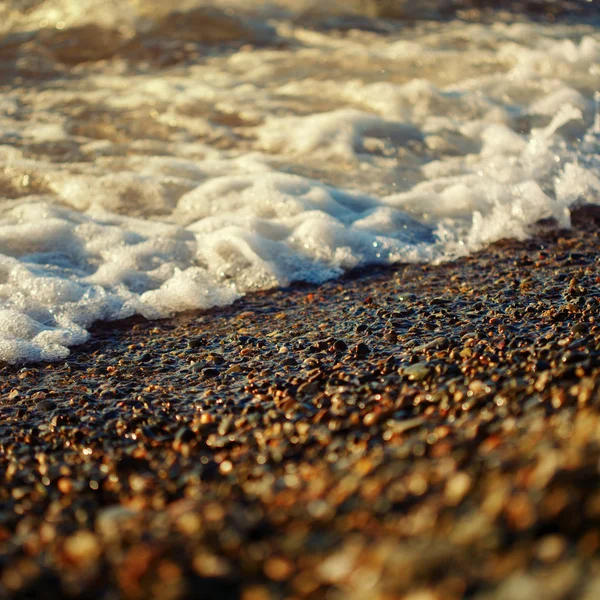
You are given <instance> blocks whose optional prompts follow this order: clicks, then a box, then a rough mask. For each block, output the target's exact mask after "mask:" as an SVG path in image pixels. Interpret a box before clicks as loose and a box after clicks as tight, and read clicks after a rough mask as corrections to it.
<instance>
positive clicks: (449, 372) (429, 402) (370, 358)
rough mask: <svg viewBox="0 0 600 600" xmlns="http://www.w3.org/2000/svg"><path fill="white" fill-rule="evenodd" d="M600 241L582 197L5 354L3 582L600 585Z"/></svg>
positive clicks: (400, 591) (96, 591)
mask: <svg viewBox="0 0 600 600" xmlns="http://www.w3.org/2000/svg"><path fill="white" fill-rule="evenodd" d="M599 242H600V211H599V210H598V208H594V207H591V208H586V209H581V210H579V211H576V212H575V214H574V218H573V228H572V229H571V230H568V231H556V230H553V229H551V228H544V227H542V228H541V229H540V230H539V232H538V233H537V234H536V235H535V236H534V237H532V238H531V239H529V240H525V241H523V242H518V241H503V242H498V243H496V244H494V245H492V246H490V247H488V248H486V249H485V250H483V251H481V252H479V253H477V254H475V255H472V256H468V257H465V258H462V259H459V260H457V261H454V262H452V263H445V264H442V265H438V266H432V265H398V266H393V267H386V268H378V267H377V268H374V269H369V268H366V269H362V270H361V271H360V272H354V273H351V274H348V275H346V276H345V277H343V278H342V279H341V280H335V281H329V282H326V283H325V284H322V285H320V286H307V285H294V286H291V287H290V288H288V289H285V290H270V291H267V292H258V293H254V294H250V295H248V296H246V297H244V298H243V299H242V300H240V301H238V302H236V303H235V304H234V305H231V306H228V307H223V308H216V309H212V310H210V311H206V312H204V313H188V314H184V315H179V316H176V317H174V318H173V319H169V320H164V321H153V322H149V321H145V320H143V319H141V318H133V320H126V321H124V322H119V323H108V324H98V325H96V326H94V327H93V328H92V338H91V339H90V341H89V342H87V343H86V344H84V345H83V346H80V347H77V348H74V349H73V351H72V354H71V356H69V357H68V358H67V359H66V360H65V361H61V362H59V363H50V364H42V365H40V364H29V365H20V366H9V365H4V366H0V374H1V377H0V415H1V419H0V449H1V452H0V472H1V473H3V474H4V475H3V480H4V485H3V486H2V487H1V488H0V505H2V506H4V507H5V508H3V509H2V511H1V518H0V554H2V555H3V556H4V557H5V558H4V559H3V563H2V565H1V566H0V595H2V593H3V592H4V594H5V595H7V596H9V597H14V598H25V597H34V596H35V595H36V594H38V595H39V594H42V593H43V594H44V597H48V598H59V597H81V598H105V597H107V594H113V595H114V594H118V595H119V596H120V597H124V598H159V597H160V598H216V597H218V598H242V599H243V600H262V599H265V600H266V599H276V598H277V599H278V598H298V599H299V598H325V597H327V598H340V599H341V598H357V599H361V598H369V599H371V598H373V599H376V598H381V599H384V598H385V599H388V598H402V597H411V596H410V594H414V596H412V597H414V598H415V599H416V598H425V599H430V598H431V599H432V600H433V599H437V598H462V597H465V596H468V597H470V598H482V599H488V598H499V599H500V598H510V599H511V600H513V599H516V600H518V599H519V598H524V599H525V598H532V597H543V596H548V597H552V598H567V597H572V596H574V595H577V596H578V597H582V598H590V599H591V598H594V597H595V595H596V594H598V593H600V577H599V576H598V573H600V570H599V569H600V560H598V558H597V555H598V551H599V549H600V485H599V481H600V479H599V477H598V464H599V462H598V461H599V459H600V433H598V432H600V388H599V385H600V325H599V323H600V303H599V302H598V300H597V298H598V297H599V291H600V289H599V286H600V276H599V275H600V274H599V273H598V270H599V269H598V267H599V266H600V263H599V262H598V252H597V248H598V247H599V246H600V244H599ZM418 593H420V594H421V595H420V596H418V595H417V594H418ZM586 594H587V596H586ZM111 597H112V596H111Z"/></svg>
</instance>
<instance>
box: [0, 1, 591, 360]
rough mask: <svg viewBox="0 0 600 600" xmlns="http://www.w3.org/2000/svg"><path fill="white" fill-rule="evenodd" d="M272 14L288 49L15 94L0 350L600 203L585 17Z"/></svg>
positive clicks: (6, 111) (3, 170)
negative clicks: (332, 28) (400, 20)
mask: <svg viewBox="0 0 600 600" xmlns="http://www.w3.org/2000/svg"><path fill="white" fill-rule="evenodd" d="M49 1H50V0H49ZM65 1H67V0H65ZM46 8H47V6H46ZM130 8H131V7H130ZM115 10H117V9H115ZM127 10H130V9H127ZM40 14H42V13H40ZM43 14H44V15H46V14H47V11H46V12H43ZM69 14H71V13H69ZM77 14H80V13H77ZM73 15H74V13H73ZM73 15H71V17H73V19H74V18H75V16H73ZM71 17H69V18H71ZM125 17H126V20H127V22H133V21H134V20H135V19H134V17H133V16H132V15H130V14H129V13H128V16H127V15H125ZM125 17H124V18H125ZM277 26H278V31H279V32H280V35H289V36H290V44H289V47H287V48H281V49H278V50H272V49H264V50H256V49H255V50H252V51H250V52H247V51H245V50H241V51H240V52H237V53H233V54H231V55H223V56H213V57H212V58H210V60H206V61H205V62H203V63H201V64H200V63H199V64H195V65H191V66H186V65H179V66H178V67H176V68H174V69H172V70H171V69H165V70H161V71H152V70H147V71H145V72H143V73H141V74H136V75H135V76H133V75H131V74H127V73H126V70H125V73H124V69H123V65H122V64H120V63H115V64H114V65H111V63H106V64H102V65H99V66H98V65H96V66H94V67H93V68H92V67H90V69H89V71H86V70H85V69H83V68H81V69H80V70H79V72H78V73H79V77H78V78H76V79H75V80H74V81H73V82H72V83H71V82H69V81H68V80H64V81H63V82H62V84H61V86H48V87H46V88H45V89H44V90H43V91H40V92H39V93H36V94H31V93H29V92H28V91H27V90H26V89H15V90H13V91H11V92H8V93H7V94H6V97H5V98H3V99H2V101H1V103H0V111H1V116H0V130H1V131H2V135H3V139H4V144H3V145H2V146H0V191H1V193H2V194H4V195H5V198H4V199H3V200H2V201H1V202H0V360H3V361H9V362H21V361H39V360H59V359H61V358H64V357H65V356H67V355H68V353H69V348H70V347H72V346H74V345H76V344H80V343H82V342H84V341H85V340H86V339H87V337H88V330H89V327H90V325H91V324H92V323H93V322H95V321H97V320H102V319H118V318H123V317H127V316H130V315H133V314H142V315H144V316H146V317H148V318H159V317H165V316H169V315H172V314H174V313H176V312H180V311H186V310H195V309H205V308H209V307H211V306H217V305H226V304H230V303H232V302H233V301H234V300H235V299H237V298H239V297H240V296H241V295H243V294H244V293H246V292H248V291H251V290H258V289H267V288H271V287H276V286H286V285H288V284H290V283H291V282H293V281H299V280H301V281H310V282H317V283H318V282H321V281H324V280H325V279H328V278H331V277H335V276H338V275H340V274H341V273H343V272H344V270H346V269H350V268H353V267H356V266H359V265H364V264H367V263H393V262H399V261H436V262H439V261H443V260H449V259H452V258H455V257H457V256H461V255H464V254H466V253H469V252H473V251H475V250H477V249H478V248H481V247H483V246H485V245H486V244H489V243H491V242H493V241H495V240H498V239H501V238H503V237H516V238H524V237H526V236H527V235H528V233H529V228H530V226H531V224H533V223H534V222H536V221H537V220H538V219H541V218H545V217H554V218H555V219H556V220H557V221H558V223H559V224H560V225H563V226H568V224H569V208H570V207H571V206H572V205H574V204H576V203H581V202H596V203H598V202H600V179H599V178H598V168H599V166H600V160H599V159H598V150H599V149H600V141H599V139H600V138H599V136H600V116H598V110H597V104H598V99H596V100H594V92H595V91H596V88H597V86H598V74H599V73H598V68H597V64H598V62H599V61H600V37H599V35H598V33H597V32H595V31H593V30H591V29H590V28H589V27H585V26H575V25H573V26H567V25H553V26H550V25H547V26H546V25H541V24H531V23H521V24H516V25H506V24H500V23H496V24H495V25H492V26H487V25H468V24H465V23H447V24H439V25H435V24H432V23H430V24H428V25H426V26H422V27H421V26H419V25H417V26H415V27H414V29H411V30H406V31H404V32H403V33H402V36H398V37H397V38H394V37H393V36H392V35H390V36H387V37H386V36H376V35H373V34H361V33H358V32H354V33H353V34H351V35H348V36H335V35H329V34H326V33H322V32H315V31H309V30H305V29H302V28H299V27H297V26H294V25H292V24H290V23H283V24H282V23H279V25H277ZM83 105H85V106H87V110H88V111H89V112H90V113H91V114H92V117H90V121H89V123H88V122H82V123H81V125H85V126H82V127H81V128H80V129H77V128H75V129H73V125H74V123H76V122H77V123H78V121H77V118H75V117H73V113H72V110H73V109H72V107H73V106H83ZM22 109H26V110H27V118H23V115H22V114H21V113H20V112H19V111H21V110H22ZM105 111H113V112H111V113H110V118H108V119H107V118H106V114H105ZM81 118H82V119H83V121H85V119H84V118H83V117H81ZM98 123H100V125H98ZM78 124H80V123H78ZM86 127H87V129H86ZM95 127H100V129H99V133H94V131H95V129H94V128H95ZM103 128H105V129H103ZM73 131H75V132H76V133H73ZM105 131H107V132H108V133H107V134H106V137H110V139H104V138H105V136H104V132H105ZM109 134H110V135H109ZM111 136H112V137H111ZM65 148H66V150H65ZM73 148H75V149H76V150H77V151H76V152H75V151H74V154H73V156H72V157H71V158H69V159H67V158H65V154H64V152H65V151H67V152H68V151H70V149H73Z"/></svg>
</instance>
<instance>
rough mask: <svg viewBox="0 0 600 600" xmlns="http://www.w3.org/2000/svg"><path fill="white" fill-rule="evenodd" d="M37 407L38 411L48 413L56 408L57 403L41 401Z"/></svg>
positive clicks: (47, 400)
mask: <svg viewBox="0 0 600 600" xmlns="http://www.w3.org/2000/svg"><path fill="white" fill-rule="evenodd" d="M35 407H36V408H37V409H38V410H43V411H46V412H49V411H51V410H54V409H55V408H56V402H54V401H52V400H49V399H45V400H40V401H39V402H38V403H37V404H36V405H35Z"/></svg>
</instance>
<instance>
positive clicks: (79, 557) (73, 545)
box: [63, 531, 101, 565]
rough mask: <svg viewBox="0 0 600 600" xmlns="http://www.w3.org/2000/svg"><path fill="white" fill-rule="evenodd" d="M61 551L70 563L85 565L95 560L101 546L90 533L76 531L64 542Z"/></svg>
mask: <svg viewBox="0 0 600 600" xmlns="http://www.w3.org/2000/svg"><path fill="white" fill-rule="evenodd" d="M63 551H64V553H65V556H66V558H67V559H68V560H69V561H70V562H72V563H75V564H80V565H85V564H89V563H92V562H94V561H95V560H97V558H98V557H99V556H100V552H101V546H100V543H99V541H98V538H97V537H96V536H95V535H94V534H93V533H92V532H91V531H78V532H77V533H75V534H73V535H72V536H71V537H69V538H67V539H66V540H65V542H64V546H63Z"/></svg>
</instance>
